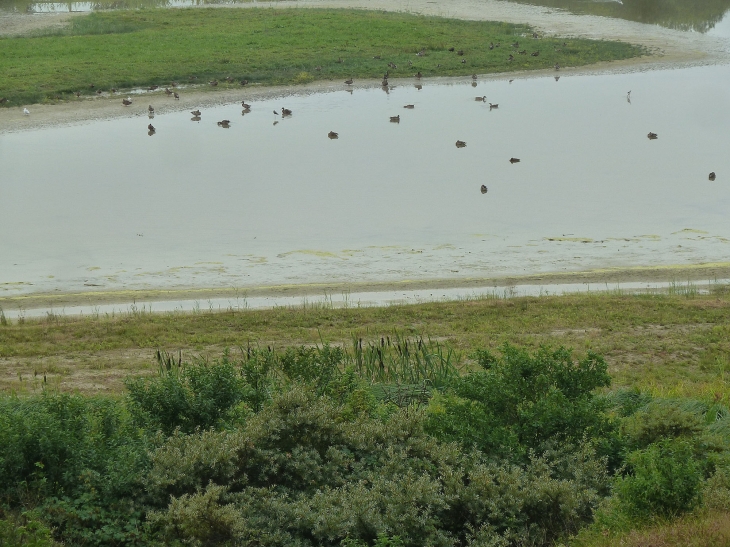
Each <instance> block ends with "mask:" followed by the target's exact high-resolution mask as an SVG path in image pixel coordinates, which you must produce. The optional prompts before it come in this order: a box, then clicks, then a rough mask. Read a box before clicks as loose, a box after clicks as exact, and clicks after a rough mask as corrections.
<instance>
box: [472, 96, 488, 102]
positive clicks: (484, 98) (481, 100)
mask: <svg viewBox="0 0 730 547" xmlns="http://www.w3.org/2000/svg"><path fill="white" fill-rule="evenodd" d="M474 100H475V101H477V102H480V103H486V102H487V96H486V95H484V96H482V97H474Z"/></svg>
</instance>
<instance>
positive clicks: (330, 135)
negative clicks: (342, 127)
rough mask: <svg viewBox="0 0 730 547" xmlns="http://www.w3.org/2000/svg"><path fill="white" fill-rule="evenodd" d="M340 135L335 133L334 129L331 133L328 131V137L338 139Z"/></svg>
mask: <svg viewBox="0 0 730 547" xmlns="http://www.w3.org/2000/svg"><path fill="white" fill-rule="evenodd" d="M339 136H340V135H339V134H338V133H335V132H334V131H330V132H329V133H327V137H329V138H330V139H337V138H339Z"/></svg>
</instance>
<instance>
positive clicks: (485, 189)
mask: <svg viewBox="0 0 730 547" xmlns="http://www.w3.org/2000/svg"><path fill="white" fill-rule="evenodd" d="M481 190H482V194H486V193H487V192H488V189H487V187H486V186H485V185H484V184H482V188H481Z"/></svg>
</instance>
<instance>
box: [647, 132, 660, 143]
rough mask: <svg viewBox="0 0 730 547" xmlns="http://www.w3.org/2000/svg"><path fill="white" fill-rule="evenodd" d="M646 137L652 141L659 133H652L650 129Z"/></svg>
mask: <svg viewBox="0 0 730 547" xmlns="http://www.w3.org/2000/svg"><path fill="white" fill-rule="evenodd" d="M647 137H649V140H650V141H653V140H655V139H658V138H659V135H657V134H656V133H652V132H651V131H649V134H648V135H647Z"/></svg>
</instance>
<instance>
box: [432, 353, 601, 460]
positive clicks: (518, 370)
mask: <svg viewBox="0 0 730 547" xmlns="http://www.w3.org/2000/svg"><path fill="white" fill-rule="evenodd" d="M476 358H477V361H478V362H479V364H480V365H481V367H482V368H483V369H484V370H483V372H475V373H472V374H469V375H466V376H462V377H459V378H456V379H454V380H453V381H452V382H451V384H450V390H449V392H448V393H447V395H446V396H444V397H443V398H440V399H438V400H435V401H434V403H433V404H432V405H431V408H430V416H429V421H428V423H427V426H426V427H427V430H428V431H429V432H431V433H432V434H434V435H435V436H437V437H438V438H440V439H443V440H446V441H456V442H459V443H461V444H462V445H464V446H476V447H477V448H478V449H479V450H481V451H483V452H485V453H486V454H490V455H493V456H495V457H505V458H510V459H513V460H515V461H518V460H523V461H524V459H525V458H526V456H527V454H528V451H529V450H530V449H536V450H542V448H543V446H544V445H545V443H547V442H548V441H551V440H555V439H557V440H559V441H561V442H569V443H578V442H581V441H582V440H583V439H584V438H585V439H596V440H600V441H610V439H611V437H612V436H613V432H612V429H613V428H612V426H611V424H610V422H609V420H608V418H607V416H606V414H605V413H604V410H605V408H606V407H607V403H606V401H605V400H604V399H601V398H598V397H596V396H595V395H594V393H593V392H594V390H595V389H596V388H599V387H604V386H607V385H609V383H610V378H609V376H608V373H607V371H606V369H607V367H606V363H605V361H604V360H603V359H602V358H601V357H599V356H597V355H595V354H592V353H589V355H588V356H587V357H586V358H585V359H583V360H581V361H578V362H574V361H573V359H572V356H571V352H570V351H569V350H566V349H564V348H560V349H558V350H556V351H549V350H548V349H545V348H542V349H540V350H539V351H537V352H536V353H535V354H534V355H530V354H529V353H527V352H526V351H523V350H520V349H517V348H515V347H512V346H510V345H505V346H504V348H503V350H502V356H501V357H495V356H494V355H492V354H491V353H489V352H487V351H480V352H477V354H476Z"/></svg>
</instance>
